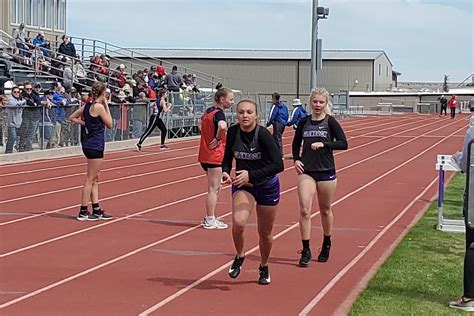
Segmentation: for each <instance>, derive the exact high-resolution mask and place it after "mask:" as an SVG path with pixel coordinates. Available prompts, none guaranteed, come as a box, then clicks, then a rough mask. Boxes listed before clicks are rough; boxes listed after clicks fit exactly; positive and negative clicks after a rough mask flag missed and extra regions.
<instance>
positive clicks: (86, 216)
mask: <svg viewBox="0 0 474 316" xmlns="http://www.w3.org/2000/svg"><path fill="white" fill-rule="evenodd" d="M89 215H90V214H89V212H88V211H85V212H79V215H77V220H78V221H81V222H82V221H88V220H89Z"/></svg>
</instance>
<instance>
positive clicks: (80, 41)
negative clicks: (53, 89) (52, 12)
mask: <svg viewBox="0 0 474 316" xmlns="http://www.w3.org/2000/svg"><path fill="white" fill-rule="evenodd" d="M70 40H71V42H72V43H73V44H74V46H75V48H76V53H77V54H78V55H79V56H80V57H81V59H82V60H86V59H90V58H92V57H94V56H97V55H102V54H104V55H106V56H107V57H109V58H110V59H111V68H113V69H115V68H116V67H117V66H118V65H120V64H124V65H126V66H127V68H128V71H129V74H130V75H132V74H133V73H135V72H137V71H138V70H142V69H144V68H147V69H149V68H150V67H151V66H155V67H156V66H157V65H160V66H163V67H165V68H166V69H167V70H168V72H170V70H171V68H172V67H173V66H174V64H172V63H170V62H167V61H165V60H162V59H159V58H156V57H153V56H149V55H146V54H144V53H140V52H137V51H134V50H131V49H128V48H124V47H121V46H118V45H115V44H111V43H108V42H105V41H102V40H97V39H90V38H84V37H77V36H71V37H70ZM61 42H62V40H61V39H60V38H59V36H56V38H55V40H54V44H53V45H54V46H55V47H59V45H60V44H61ZM176 66H177V67H178V72H181V73H183V74H188V73H193V74H196V76H197V81H198V83H199V84H201V85H202V86H209V87H214V86H215V85H216V84H217V82H222V83H224V84H225V82H224V81H225V80H224V79H223V78H221V77H219V76H215V75H212V74H208V73H205V72H202V71H199V70H196V69H193V68H190V67H184V66H180V65H176Z"/></svg>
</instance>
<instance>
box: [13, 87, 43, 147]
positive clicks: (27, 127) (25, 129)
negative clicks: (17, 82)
mask: <svg viewBox="0 0 474 316" xmlns="http://www.w3.org/2000/svg"><path fill="white" fill-rule="evenodd" d="M21 96H22V98H23V100H25V101H26V107H25V108H24V109H23V114H22V122H21V126H20V130H19V134H20V135H19V136H20V141H19V146H18V150H19V151H30V150H33V138H34V136H35V132H36V129H37V128H38V124H39V121H40V119H41V101H40V97H39V95H37V94H36V92H34V91H33V85H32V84H31V83H30V82H28V81H26V82H24V83H23V92H22V94H21Z"/></svg>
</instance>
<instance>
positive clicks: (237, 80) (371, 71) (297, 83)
mask: <svg viewBox="0 0 474 316" xmlns="http://www.w3.org/2000/svg"><path fill="white" fill-rule="evenodd" d="M133 50H134V51H138V52H140V53H143V54H145V55H148V56H152V57H155V58H160V59H163V60H166V61H167V62H171V63H175V64H179V65H181V66H182V67H190V68H193V69H197V70H200V71H203V72H206V73H211V74H215V75H216V76H219V77H221V78H224V80H225V84H226V86H228V87H232V88H233V89H239V90H241V91H242V92H244V93H255V92H260V93H271V92H274V91H278V92H280V93H282V94H289V95H305V94H308V93H309V90H310V89H309V88H310V87H309V75H310V63H311V56H310V55H311V52H310V50H240V49H149V48H133ZM322 59H323V69H322V70H320V71H319V72H318V85H319V86H320V87H325V88H326V89H328V90H329V91H330V92H339V91H343V90H351V91H385V90H387V89H390V88H391V87H395V86H396V78H397V76H398V75H399V73H397V72H395V71H393V68H392V67H393V64H392V62H391V61H390V59H389V58H388V56H387V54H386V53H385V52H384V51H383V50H324V51H323V56H322Z"/></svg>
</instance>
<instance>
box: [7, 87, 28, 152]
mask: <svg viewBox="0 0 474 316" xmlns="http://www.w3.org/2000/svg"><path fill="white" fill-rule="evenodd" d="M20 93H21V92H20V88H19V87H14V88H13V90H12V94H11V95H10V97H9V98H8V103H7V129H8V136H7V144H6V146H5V154H11V153H12V152H13V146H14V145H15V142H16V141H17V139H18V129H19V128H20V126H21V121H22V113H23V107H24V106H25V104H26V101H25V100H23V98H22V97H21V94H20Z"/></svg>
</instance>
